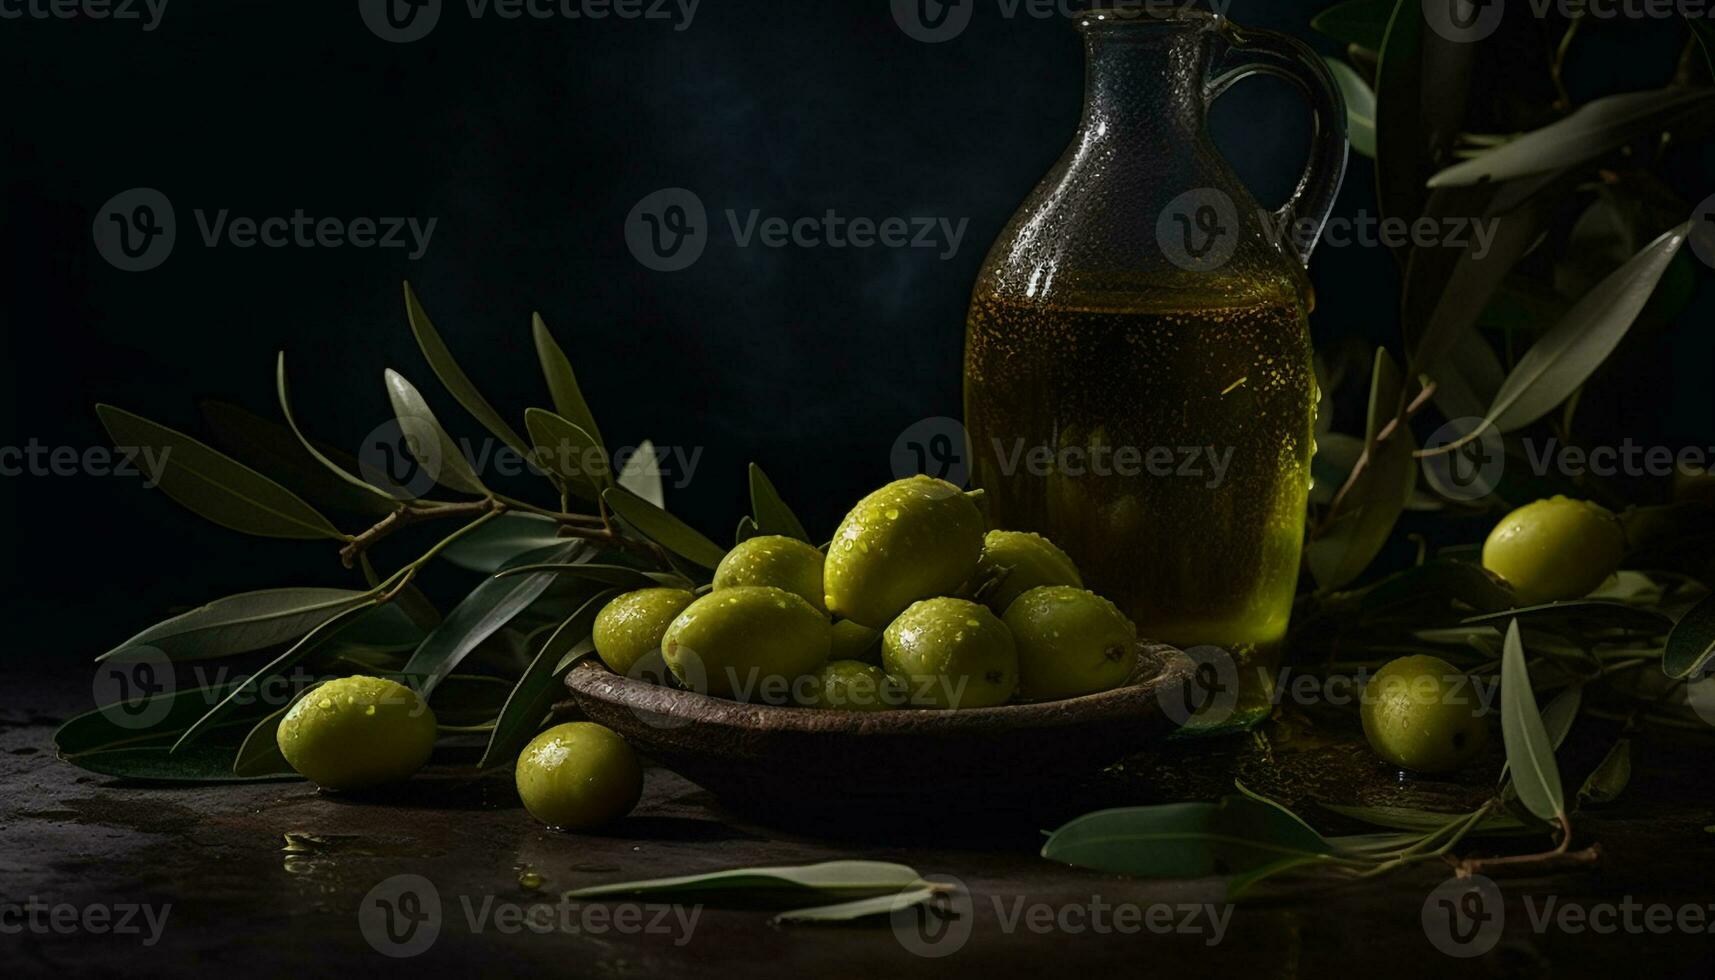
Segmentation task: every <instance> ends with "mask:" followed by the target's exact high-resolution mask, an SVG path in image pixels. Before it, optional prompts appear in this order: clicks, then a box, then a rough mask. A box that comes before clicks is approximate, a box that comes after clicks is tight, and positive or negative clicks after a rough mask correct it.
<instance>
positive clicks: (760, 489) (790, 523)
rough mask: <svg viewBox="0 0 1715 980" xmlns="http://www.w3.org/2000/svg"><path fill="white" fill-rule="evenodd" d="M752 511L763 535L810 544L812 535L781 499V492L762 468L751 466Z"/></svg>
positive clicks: (753, 464)
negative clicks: (775, 487)
mask: <svg viewBox="0 0 1715 980" xmlns="http://www.w3.org/2000/svg"><path fill="white" fill-rule="evenodd" d="M750 511H751V513H752V514H755V515H756V527H757V530H758V531H759V532H760V533H762V534H779V535H784V536H786V537H788V538H797V539H798V540H799V541H803V542H806V543H808V542H809V541H810V533H809V532H808V531H805V530H804V525H803V524H802V523H800V522H799V520H798V515H796V514H794V513H792V508H790V507H788V506H786V501H784V500H782V499H780V491H778V490H776V489H774V482H773V481H772V480H770V479H768V474H766V473H764V472H762V467H760V466H758V465H756V464H755V463H752V464H750Z"/></svg>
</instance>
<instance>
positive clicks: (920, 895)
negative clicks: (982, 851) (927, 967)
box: [768, 882, 947, 925]
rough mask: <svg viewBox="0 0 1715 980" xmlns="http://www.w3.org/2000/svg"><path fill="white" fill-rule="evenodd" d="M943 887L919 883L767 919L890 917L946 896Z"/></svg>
mask: <svg viewBox="0 0 1715 980" xmlns="http://www.w3.org/2000/svg"><path fill="white" fill-rule="evenodd" d="M946 891H947V888H946V887H945V886H940V885H935V884H933V883H929V882H923V883H919V884H917V885H914V886H912V887H910V888H906V889H904V890H903V891H899V892H895V893H894V894H892V895H875V896H872V897H870V898H860V899H856V900H854V901H850V902H838V903H836V904H833V905H818V906H816V907H814V908H807V909H793V910H792V911H790V912H781V913H779V914H777V915H775V916H774V917H773V918H772V919H769V920H768V921H769V923H770V924H771V925H788V924H793V923H799V924H802V923H809V922H851V921H853V920H855V919H863V918H867V917H869V916H872V915H892V914H894V913H896V912H903V911H905V910H906V909H909V908H915V907H917V906H919V905H925V904H927V903H929V902H932V901H934V900H935V899H936V898H938V897H939V896H941V895H943V894H945V893H946Z"/></svg>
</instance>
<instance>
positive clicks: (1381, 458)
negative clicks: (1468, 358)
mask: <svg viewBox="0 0 1715 980" xmlns="http://www.w3.org/2000/svg"><path fill="white" fill-rule="evenodd" d="M1402 385H1403V379H1402V378H1401V377H1400V373H1399V367H1398V365H1396V364H1395V363H1394V361H1393V358H1392V357H1390V356H1389V355H1388V353H1387V351H1385V350H1380V349H1378V350H1377V351H1376V360H1375V369H1374V372H1373V374H1372V376H1371V383H1370V407H1369V417H1368V426H1367V429H1368V434H1367V437H1366V440H1365V442H1366V445H1367V446H1368V447H1369V449H1368V459H1367V462H1366V463H1365V464H1364V469H1363V471H1362V472H1361V473H1359V474H1358V477H1357V479H1356V481H1355V482H1353V483H1352V485H1351V487H1350V489H1348V490H1347V492H1346V494H1345V496H1344V498H1342V499H1341V500H1340V502H1339V504H1338V505H1337V507H1336V509H1335V510H1334V511H1333V512H1332V513H1331V514H1330V515H1329V517H1328V519H1327V523H1326V526H1325V527H1324V529H1323V531H1322V533H1320V534H1319V535H1318V536H1317V537H1316V538H1314V539H1313V540H1312V541H1310V543H1309V545H1308V546H1307V548H1306V555H1307V558H1308V560H1309V563H1310V571H1311V574H1312V575H1314V576H1315V578H1316V584H1317V585H1318V587H1319V588H1320V589H1321V590H1322V591H1324V592H1327V591H1332V590H1334V589H1338V588H1340V587H1342V586H1344V585H1346V584H1347V583H1349V582H1351V581H1352V580H1353V579H1355V578H1357V577H1358V576H1359V575H1362V574H1363V572H1364V570H1365V569H1366V568H1368V567H1369V566H1370V563H1371V562H1372V561H1374V560H1375V557H1376V555H1378V554H1380V553H1381V550H1382V548H1383V547H1384V546H1385V545H1386V544H1387V540H1388V537H1389V535H1391V534H1392V533H1393V528H1394V525H1395V524H1397V523H1398V522H1399V516H1400V514H1402V513H1403V512H1404V511H1405V505H1406V502H1407V501H1409V500H1410V499H1411V495H1412V492H1413V491H1414V490H1416V488H1417V459H1416V456H1415V453H1416V450H1417V443H1416V440H1415V439H1414V438H1413V437H1412V434H1411V429H1410V428H1409V427H1408V426H1405V425H1398V426H1396V427H1395V428H1394V430H1393V432H1392V434H1391V435H1390V436H1389V437H1388V438H1386V439H1382V440H1380V441H1379V442H1378V441H1377V437H1378V436H1380V435H1381V433H1382V431H1383V429H1384V427H1385V426H1386V425H1387V423H1388V422H1389V421H1390V420H1392V419H1393V418H1395V417H1396V415H1397V413H1398V411H1399V409H1400V406H1401V395H1402V392H1403V387H1402Z"/></svg>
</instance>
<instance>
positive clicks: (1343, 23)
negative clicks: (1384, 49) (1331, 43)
mask: <svg viewBox="0 0 1715 980" xmlns="http://www.w3.org/2000/svg"><path fill="white" fill-rule="evenodd" d="M1393 6H1394V4H1393V0H1345V2H1344V3H1337V4H1335V5H1334V6H1332V7H1329V8H1328V9H1327V10H1324V11H1322V12H1321V13H1319V14H1317V15H1316V16H1315V17H1313V18H1311V20H1310V26H1311V28H1313V29H1314V30H1315V31H1317V33H1320V34H1323V35H1325V36H1327V37H1331V38H1333V39H1334V40H1336V41H1340V42H1343V43H1345V44H1356V45H1357V46H1358V47H1360V48H1368V49H1370V50H1371V51H1379V50H1381V46H1382V41H1383V39H1384V38H1386V37H1387V24H1388V18H1389V17H1391V16H1392V15H1393Z"/></svg>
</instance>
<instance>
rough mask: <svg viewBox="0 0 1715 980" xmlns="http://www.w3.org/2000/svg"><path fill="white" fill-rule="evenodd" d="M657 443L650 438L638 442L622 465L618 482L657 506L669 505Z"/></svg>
mask: <svg viewBox="0 0 1715 980" xmlns="http://www.w3.org/2000/svg"><path fill="white" fill-rule="evenodd" d="M656 463H657V461H656V459H655V443H653V442H651V441H649V440H648V439H645V440H643V441H642V442H641V443H639V444H638V446H637V449H636V450H635V451H633V452H632V454H631V455H630V457H628V458H627V459H626V461H625V465H624V466H622V467H620V470H619V476H618V477H617V478H616V482H617V483H618V484H619V485H620V486H622V487H624V488H625V489H627V490H629V491H631V492H632V493H634V494H636V495H637V496H639V497H642V498H643V499H644V500H647V501H648V502H649V503H651V504H654V505H655V506H657V507H666V506H667V495H666V493H665V492H664V491H663V490H662V487H661V467H660V466H658V465H656Z"/></svg>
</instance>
